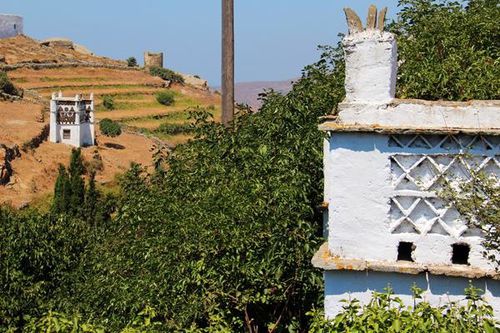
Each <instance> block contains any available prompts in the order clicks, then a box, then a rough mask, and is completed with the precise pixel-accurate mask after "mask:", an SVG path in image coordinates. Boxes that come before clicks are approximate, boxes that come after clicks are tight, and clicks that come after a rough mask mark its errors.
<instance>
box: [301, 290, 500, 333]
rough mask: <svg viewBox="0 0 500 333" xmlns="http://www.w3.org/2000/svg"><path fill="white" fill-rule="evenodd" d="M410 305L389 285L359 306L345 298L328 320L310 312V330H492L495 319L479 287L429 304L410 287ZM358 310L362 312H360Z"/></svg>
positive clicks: (313, 332)
mask: <svg viewBox="0 0 500 333" xmlns="http://www.w3.org/2000/svg"><path fill="white" fill-rule="evenodd" d="M412 291H413V302H414V304H415V305H414V306H411V307H408V306H405V304H404V303H403V302H402V301H401V299H400V298H398V297H395V296H394V294H393V291H392V290H391V288H387V289H386V291H385V292H384V293H378V292H374V293H373V296H372V299H371V301H370V302H369V303H368V304H367V305H364V306H361V305H360V304H359V302H358V301H357V300H353V301H346V304H345V305H344V306H343V311H342V312H341V313H340V314H338V315H337V316H336V317H335V318H333V319H332V320H325V319H324V314H322V313H321V312H318V313H313V316H314V321H313V323H312V324H311V327H310V333H344V332H356V333H396V332H401V333H403V332H404V333H428V332H436V333H438V332H439V333H462V332H467V333H495V332H498V326H497V325H498V322H495V321H494V320H493V319H492V318H493V311H492V309H491V307H490V306H489V305H487V304H486V303H484V301H483V300H482V299H481V297H480V296H479V293H480V292H481V290H479V289H475V288H474V287H473V286H470V287H469V288H467V289H466V290H465V295H466V298H465V300H464V301H463V302H450V303H447V304H443V305H441V306H439V307H432V306H431V305H430V304H429V303H427V302H426V301H424V299H423V297H422V294H423V291H422V290H420V289H419V288H417V287H413V290H412ZM360 313H362V315H360Z"/></svg>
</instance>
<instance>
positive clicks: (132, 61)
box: [127, 57, 137, 67]
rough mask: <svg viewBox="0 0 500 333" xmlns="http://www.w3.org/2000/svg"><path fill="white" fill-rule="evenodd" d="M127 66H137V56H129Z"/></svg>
mask: <svg viewBox="0 0 500 333" xmlns="http://www.w3.org/2000/svg"><path fill="white" fill-rule="evenodd" d="M127 66H128V67H137V59H136V58H135V57H129V58H127Z"/></svg>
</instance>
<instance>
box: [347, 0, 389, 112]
mask: <svg viewBox="0 0 500 333" xmlns="http://www.w3.org/2000/svg"><path fill="white" fill-rule="evenodd" d="M386 11H387V9H386V8H384V9H383V10H382V11H381V12H380V14H379V17H378V25H377V9H376V7H375V6H371V7H370V9H369V12H368V19H367V26H366V29H363V27H362V24H361V20H360V19H359V17H358V16H357V15H356V13H354V11H352V10H351V9H349V8H346V9H345V13H346V16H347V22H348V25H349V34H348V35H347V36H346V37H345V38H344V40H343V45H344V52H345V62H346V73H345V74H346V78H345V89H346V102H354V103H384V102H388V101H390V100H391V99H393V98H394V97H395V93H396V75H397V66H398V64H397V44H396V39H395V36H394V35H393V34H392V33H389V32H386V31H383V30H384V20H385V13H386Z"/></svg>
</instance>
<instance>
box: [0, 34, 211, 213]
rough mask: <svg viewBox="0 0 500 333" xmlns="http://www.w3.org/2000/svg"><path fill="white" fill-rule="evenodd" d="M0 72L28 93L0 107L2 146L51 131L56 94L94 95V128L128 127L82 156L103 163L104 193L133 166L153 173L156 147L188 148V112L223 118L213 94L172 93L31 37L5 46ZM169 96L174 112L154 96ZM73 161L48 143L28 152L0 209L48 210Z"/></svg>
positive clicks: (146, 78) (112, 63)
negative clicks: (107, 122)
mask: <svg viewBox="0 0 500 333" xmlns="http://www.w3.org/2000/svg"><path fill="white" fill-rule="evenodd" d="M2 58H3V59H4V62H3V63H2ZM94 64H95V66H94ZM0 70H6V71H7V75H8V77H9V78H10V79H11V81H12V82H13V83H14V84H15V85H16V86H17V87H20V88H23V89H24V91H25V94H24V96H25V97H24V99H23V100H21V101H15V102H0V120H1V121H0V145H1V144H4V145H6V146H8V147H15V146H18V147H23V146H26V143H29V142H30V141H32V140H33V138H34V137H36V136H37V135H39V134H40V132H41V131H42V130H43V128H44V127H45V126H46V125H47V124H48V118H49V117H48V114H47V112H46V111H47V108H48V105H49V100H50V96H51V94H52V93H53V92H58V91H62V92H63V94H64V95H75V94H84V95H88V94H90V93H94V97H95V101H96V120H97V121H100V120H102V119H104V118H111V119H113V120H116V121H118V122H120V123H122V124H123V125H124V133H123V134H122V135H121V136H119V137H116V138H109V137H106V136H103V135H101V133H100V132H99V130H98V127H99V126H96V131H97V133H96V137H97V142H98V145H97V146H95V147H88V148H84V149H83V155H84V157H85V159H86V160H87V161H93V160H94V159H95V158H96V157H97V158H98V160H99V161H100V163H102V169H101V170H100V171H99V172H98V174H97V177H96V179H97V181H98V182H99V183H100V184H101V185H102V186H105V187H110V188H112V187H113V185H114V183H115V179H116V176H117V175H119V174H121V173H123V172H124V171H125V170H127V169H128V167H129V166H130V163H131V162H138V163H141V164H143V165H144V166H146V167H151V166H152V164H153V161H152V154H153V151H154V149H156V148H157V147H160V146H175V145H176V144H178V143H182V142H185V141H186V140H188V139H189V137H190V133H189V131H188V129H189V128H188V127H189V126H188V125H189V119H188V111H187V110H188V109H190V108H192V107H197V106H200V107H204V108H209V109H211V110H212V112H213V113H214V114H215V118H216V119H217V118H219V113H220V112H219V104H220V97H219V96H218V95H216V94H213V93H212V92H210V91H208V90H204V89H200V88H196V87H193V86H189V85H181V84H173V85H171V86H169V87H166V82H165V81H163V80H162V79H160V78H158V77H153V76H151V75H150V74H149V73H147V72H145V71H143V70H141V69H138V68H127V67H126V64H125V63H124V62H123V61H118V60H112V59H108V58H104V57H97V56H94V55H90V54H80V53H79V52H77V51H75V50H68V49H59V48H56V47H46V46H40V45H39V44H38V42H36V41H35V40H33V39H30V38H28V37H25V36H19V37H15V38H10V39H3V40H0ZM166 90H169V91H171V92H172V93H173V94H174V95H175V102H174V103H173V104H172V105H170V106H164V105H162V104H160V103H158V102H157V100H156V96H155V95H156V94H157V93H159V92H162V91H166ZM105 96H111V97H112V99H113V100H114V105H115V108H114V109H113V110H108V109H106V108H105V107H104V106H103V98H104V97H105ZM42 110H45V119H43V120H41V119H40V115H41V113H42ZM70 153H71V147H69V146H66V145H62V144H53V143H50V142H47V141H45V142H42V143H41V144H40V145H38V146H37V147H36V148H35V149H28V150H26V151H22V152H21V154H20V156H17V157H16V158H15V159H14V160H12V161H11V162H10V164H11V167H12V170H13V172H12V176H11V177H10V181H9V183H8V184H7V185H5V186H0V203H4V202H8V203H11V204H12V205H14V206H23V205H25V204H27V203H33V202H45V201H46V200H45V199H44V198H47V196H49V195H50V193H51V192H52V190H53V186H54V183H55V179H56V176H57V169H58V165H59V164H60V163H62V164H67V163H68V161H69V156H70Z"/></svg>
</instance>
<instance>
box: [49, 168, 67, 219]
mask: <svg viewBox="0 0 500 333" xmlns="http://www.w3.org/2000/svg"><path fill="white" fill-rule="evenodd" d="M70 189H71V188H70V184H69V177H68V173H67V172H66V168H65V167H64V165H62V164H60V165H59V173H58V176H57V179H56V184H55V186H54V199H53V200H52V212H54V213H55V214H62V213H65V212H67V210H68V203H69V197H70V196H71V194H70Z"/></svg>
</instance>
